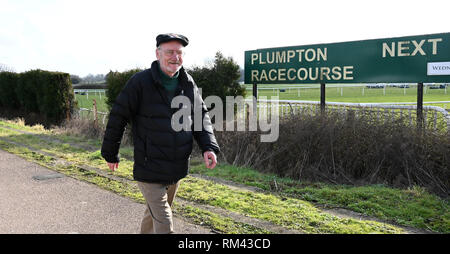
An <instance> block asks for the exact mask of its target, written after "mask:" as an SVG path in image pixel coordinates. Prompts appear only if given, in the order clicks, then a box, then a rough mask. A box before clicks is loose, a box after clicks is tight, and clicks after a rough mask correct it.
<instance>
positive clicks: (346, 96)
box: [248, 86, 450, 108]
mask: <svg viewBox="0 0 450 254" xmlns="http://www.w3.org/2000/svg"><path fill="white" fill-rule="evenodd" d="M274 87H275V86H274ZM275 88H276V87H275ZM284 89H285V92H277V90H278V89H275V91H273V90H259V91H258V97H259V98H260V97H262V96H266V97H268V99H270V96H277V95H278V96H279V99H280V100H306V101H320V88H319V87H317V88H300V96H299V93H298V90H299V88H290V89H289V88H284ZM363 90H364V94H363ZM341 91H342V93H341ZM405 92H406V94H405ZM248 95H249V96H250V95H251V91H248ZM325 95H326V101H330V102H350V103H388V102H394V103H396V102H417V88H416V87H410V88H406V89H403V88H396V87H388V88H386V90H385V91H384V89H374V88H371V89H369V88H366V87H345V86H343V87H327V88H326V91H325ZM424 101H425V102H431V101H450V88H447V94H445V91H444V89H427V90H426V93H424ZM430 105H434V104H430ZM439 105H441V106H442V107H444V105H445V107H446V108H450V103H442V104H439Z"/></svg>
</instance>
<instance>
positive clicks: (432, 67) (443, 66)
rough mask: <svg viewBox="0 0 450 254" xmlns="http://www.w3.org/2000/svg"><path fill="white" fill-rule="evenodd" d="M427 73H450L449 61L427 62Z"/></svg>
mask: <svg viewBox="0 0 450 254" xmlns="http://www.w3.org/2000/svg"><path fill="white" fill-rule="evenodd" d="M427 67H428V68H427V74H428V75H429V76H430V75H450V62H436V63H428V65H427Z"/></svg>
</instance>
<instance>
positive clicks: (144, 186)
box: [137, 182, 180, 234]
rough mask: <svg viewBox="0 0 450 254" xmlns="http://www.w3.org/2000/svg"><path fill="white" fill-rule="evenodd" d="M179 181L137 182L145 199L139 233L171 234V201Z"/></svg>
mask: <svg viewBox="0 0 450 254" xmlns="http://www.w3.org/2000/svg"><path fill="white" fill-rule="evenodd" d="M179 183H180V182H177V183H176V184H172V185H163V184H159V183H145V182H137V184H138V186H139V189H140V190H141V192H142V195H143V196H144V198H145V200H146V203H147V205H146V208H145V212H144V218H143V219H142V222H141V234H173V233H174V231H173V219H172V209H171V206H172V202H173V199H174V198H175V195H176V192H177V189H178V186H179Z"/></svg>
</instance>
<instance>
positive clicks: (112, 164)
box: [107, 162, 119, 171]
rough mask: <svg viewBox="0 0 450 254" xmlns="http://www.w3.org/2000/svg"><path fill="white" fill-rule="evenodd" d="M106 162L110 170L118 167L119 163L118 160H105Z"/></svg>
mask: <svg viewBox="0 0 450 254" xmlns="http://www.w3.org/2000/svg"><path fill="white" fill-rule="evenodd" d="M107 164H108V167H109V169H111V170H112V171H114V170H115V169H118V168H119V163H118V162H116V163H110V162H107Z"/></svg>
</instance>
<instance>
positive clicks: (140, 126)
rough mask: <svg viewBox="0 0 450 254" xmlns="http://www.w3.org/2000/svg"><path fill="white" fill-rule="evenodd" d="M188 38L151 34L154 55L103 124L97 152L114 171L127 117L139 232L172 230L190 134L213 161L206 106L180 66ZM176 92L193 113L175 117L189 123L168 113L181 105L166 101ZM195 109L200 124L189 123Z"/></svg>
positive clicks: (213, 140) (214, 145)
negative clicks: (141, 207)
mask: <svg viewBox="0 0 450 254" xmlns="http://www.w3.org/2000/svg"><path fill="white" fill-rule="evenodd" d="M188 43H189V40H188V39H187V38H186V37H185V36H183V35H179V34H160V35H158V36H157V37H156V47H157V49H156V58H157V60H156V61H154V62H153V63H152V65H151V68H150V69H147V70H144V71H142V72H138V73H136V74H135V75H133V76H132V77H131V78H130V79H129V80H128V82H127V83H126V85H125V87H124V88H123V90H122V91H121V92H120V94H119V95H118V97H117V98H116V100H115V103H114V105H113V107H112V109H111V112H110V115H109V120H108V123H107V126H106V131H105V135H104V139H103V144H102V150H101V153H102V156H103V158H104V159H105V160H106V162H107V163H108V166H109V168H110V169H111V170H113V171H114V170H115V169H117V168H118V165H119V156H118V154H119V147H120V142H121V139H122V135H123V132H124V129H125V126H126V124H127V123H131V126H132V133H133V141H134V167H133V177H134V180H136V181H137V183H138V186H139V189H140V190H141V192H142V194H143V196H144V198H145V200H146V202H147V207H146V210H145V213H144V218H143V220H142V223H141V233H174V229H173V220H172V210H171V205H172V201H173V199H174V197H175V195H176V192H177V189H178V186H179V181H180V179H182V178H184V177H186V176H187V174H188V167H189V158H190V155H191V152H192V146H193V140H194V139H195V140H196V142H197V144H198V145H199V147H200V149H201V150H202V154H203V157H204V161H205V165H206V167H207V168H211V169H212V168H214V167H215V166H216V163H217V159H216V154H217V153H218V152H219V146H218V144H217V141H216V138H215V136H214V133H213V129H212V125H211V120H210V118H209V115H208V112H207V110H206V106H205V105H204V103H203V99H202V98H201V94H200V93H199V90H198V88H197V86H196V84H195V82H194V80H193V79H192V77H191V76H190V75H189V74H188V73H186V71H185V70H184V68H183V66H182V64H183V56H184V48H185V47H186V46H187V45H188ZM176 96H186V97H187V98H188V99H189V101H190V102H191V105H192V106H191V107H190V108H191V114H192V117H189V118H186V119H185V118H181V119H177V120H176V121H189V122H187V123H186V122H184V123H183V124H185V125H186V124H187V125H188V126H189V128H188V129H186V128H183V129H182V130H179V131H178V130H177V131H175V130H174V128H173V127H172V123H173V121H174V119H173V115H174V114H175V113H176V112H177V111H178V110H181V109H182V108H183V106H177V107H178V108H172V107H171V102H172V99H173V98H174V97H176ZM195 105H198V106H199V107H201V109H200V110H198V109H197V108H195V107H196V106H195ZM184 107H186V106H184ZM184 110H185V109H184ZM194 114H202V116H201V119H202V120H203V121H202V122H201V123H200V124H201V125H202V126H201V128H199V127H197V128H194V126H193V125H194V123H192V121H191V119H195V117H194ZM195 124H197V123H195Z"/></svg>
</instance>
